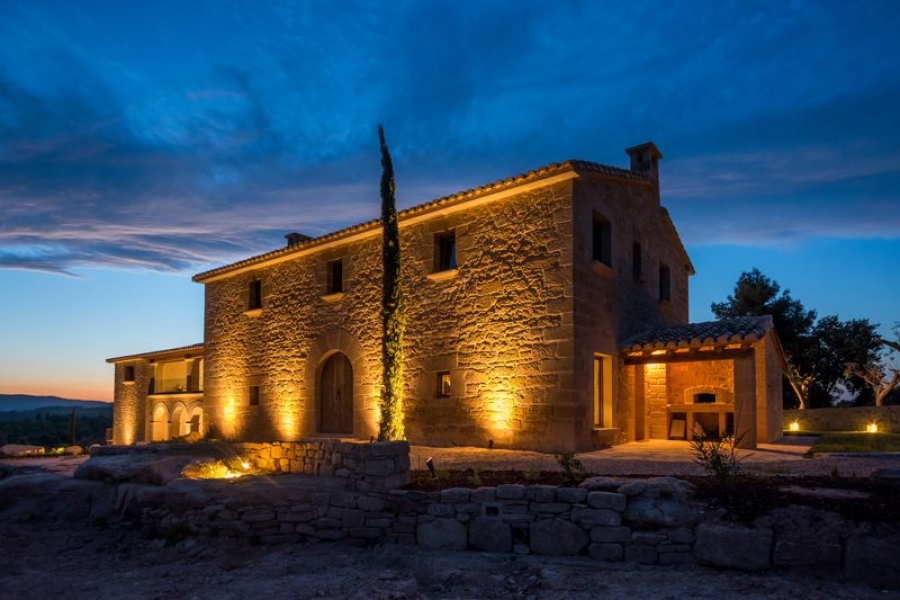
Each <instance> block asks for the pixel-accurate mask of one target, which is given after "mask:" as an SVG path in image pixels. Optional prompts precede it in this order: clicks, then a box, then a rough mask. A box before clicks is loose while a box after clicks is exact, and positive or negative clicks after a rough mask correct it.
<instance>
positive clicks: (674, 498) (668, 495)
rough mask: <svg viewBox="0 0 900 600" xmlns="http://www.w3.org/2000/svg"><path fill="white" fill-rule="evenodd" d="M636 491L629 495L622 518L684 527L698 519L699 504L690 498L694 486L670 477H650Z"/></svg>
mask: <svg viewBox="0 0 900 600" xmlns="http://www.w3.org/2000/svg"><path fill="white" fill-rule="evenodd" d="M642 483H643V484H644V485H643V486H641V488H640V492H639V493H637V494H634V495H631V493H630V492H633V491H634V490H631V489H629V490H625V491H622V493H624V494H626V495H628V496H630V497H629V498H628V506H627V507H626V508H625V513H624V514H623V518H624V520H625V522H626V523H629V524H632V525H638V526H641V527H657V526H663V527H684V526H690V525H693V524H694V523H696V522H697V521H698V520H699V518H700V511H699V510H698V508H699V506H698V504H697V503H696V502H694V501H693V496H694V486H692V485H691V484H690V483H688V482H686V481H682V480H680V479H675V478H673V477H653V478H651V479H648V480H646V481H644V482H642Z"/></svg>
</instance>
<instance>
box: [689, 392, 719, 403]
mask: <svg viewBox="0 0 900 600" xmlns="http://www.w3.org/2000/svg"><path fill="white" fill-rule="evenodd" d="M715 402H716V395H715V394H694V404H715Z"/></svg>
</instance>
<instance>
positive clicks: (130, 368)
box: [122, 365, 134, 381]
mask: <svg viewBox="0 0 900 600" xmlns="http://www.w3.org/2000/svg"><path fill="white" fill-rule="evenodd" d="M122 381H134V365H127V366H126V367H125V372H124V373H123V374H122Z"/></svg>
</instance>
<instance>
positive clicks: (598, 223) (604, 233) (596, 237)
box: [591, 213, 612, 267]
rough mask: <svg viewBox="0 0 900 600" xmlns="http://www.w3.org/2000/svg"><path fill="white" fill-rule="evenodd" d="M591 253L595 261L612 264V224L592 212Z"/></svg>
mask: <svg viewBox="0 0 900 600" xmlns="http://www.w3.org/2000/svg"><path fill="white" fill-rule="evenodd" d="M591 255H592V257H593V259H594V260H595V261H597V262H601V263H603V264H604V265H606V266H607V267H611V266H612V224H611V223H610V222H609V219H607V218H606V217H604V216H602V215H600V214H598V213H594V223H593V228H592V245H591Z"/></svg>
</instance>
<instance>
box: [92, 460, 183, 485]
mask: <svg viewBox="0 0 900 600" xmlns="http://www.w3.org/2000/svg"><path fill="white" fill-rule="evenodd" d="M196 459H197V457H196V456H158V455H154V454H123V455H117V456H115V455H114V456H92V457H91V458H89V459H88V460H87V461H86V462H85V463H84V464H82V465H81V466H80V467H78V469H77V470H76V471H75V478H76V479H88V480H91V481H106V482H110V483H146V484H150V485H165V484H167V483H169V482H170V481H174V480H175V479H178V478H179V477H181V471H182V469H184V467H185V466H186V465H188V464H189V463H191V462H192V461H194V460H196Z"/></svg>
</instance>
